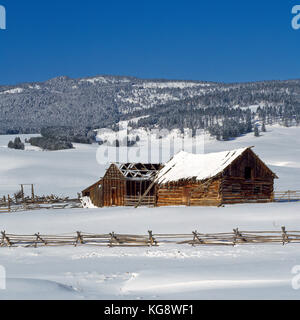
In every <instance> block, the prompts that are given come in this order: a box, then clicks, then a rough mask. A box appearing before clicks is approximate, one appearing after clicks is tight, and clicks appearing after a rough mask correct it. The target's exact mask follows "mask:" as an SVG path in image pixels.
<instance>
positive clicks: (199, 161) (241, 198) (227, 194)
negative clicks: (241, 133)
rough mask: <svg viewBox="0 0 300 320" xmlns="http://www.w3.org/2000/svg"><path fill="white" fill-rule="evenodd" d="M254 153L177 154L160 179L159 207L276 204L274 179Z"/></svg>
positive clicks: (242, 151)
mask: <svg viewBox="0 0 300 320" xmlns="http://www.w3.org/2000/svg"><path fill="white" fill-rule="evenodd" d="M275 178H277V176H276V174H274V173H273V172H272V171H271V170H270V169H269V168H268V167H267V166H266V164H265V163H264V162H263V161H262V160H261V159H260V158H259V157H258V156H257V155H256V154H255V153H254V152H253V151H252V148H243V149H238V150H232V151H225V152H218V153H208V154H191V153H187V152H183V151H182V152H180V153H179V154H177V155H175V156H174V157H173V158H172V159H171V160H170V161H169V162H168V163H167V164H166V165H165V166H164V168H163V169H162V170H160V172H159V174H158V178H157V184H156V185H157V190H156V193H157V203H156V204H157V206H171V205H175V206H177V205H186V206H219V205H222V204H235V203H247V202H271V201H273V190H274V179H275Z"/></svg>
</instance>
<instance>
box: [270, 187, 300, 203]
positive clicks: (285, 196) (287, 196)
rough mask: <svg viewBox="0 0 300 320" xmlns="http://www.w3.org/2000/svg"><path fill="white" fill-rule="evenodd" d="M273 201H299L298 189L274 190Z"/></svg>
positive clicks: (299, 192) (299, 193)
mask: <svg viewBox="0 0 300 320" xmlns="http://www.w3.org/2000/svg"><path fill="white" fill-rule="evenodd" d="M274 201H275V202H297V201H300V191H299V190H296V191H292V190H288V191H276V192H274Z"/></svg>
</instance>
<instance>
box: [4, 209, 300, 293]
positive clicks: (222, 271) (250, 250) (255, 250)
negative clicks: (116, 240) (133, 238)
mask: <svg viewBox="0 0 300 320" xmlns="http://www.w3.org/2000/svg"><path fill="white" fill-rule="evenodd" d="M298 212H299V204H295V203H294V204H268V205H252V206H250V205H237V206H228V207H226V208H158V209H146V208H140V209H137V210H135V209H131V208H111V209H89V210H88V209H86V210H83V209H78V210H70V211H67V210H66V211H63V212H62V211H56V212H55V211H51V212H49V211H37V212H28V213H25V214H24V213H18V214H14V215H9V214H5V215H2V216H1V229H5V230H7V231H9V232H16V233H31V234H32V233H35V232H37V231H39V232H41V233H65V232H70V231H76V230H82V231H88V232H100V233H102V232H103V233H108V232H111V231H115V232H120V233H126V232H127V233H139V234H146V233H147V230H149V229H151V230H153V231H154V232H156V233H164V232H170V233H172V232H174V233H177V232H179V233H182V232H183V233H190V232H191V231H193V230H196V229H197V230H198V231H199V232H222V231H231V230H232V228H233V227H237V226H238V227H239V228H240V230H257V229H264V230H279V229H280V227H281V226H282V225H285V226H286V227H287V229H289V230H291V229H300V215H299V213H298ZM0 261H1V264H2V265H3V266H4V267H5V268H6V272H7V277H8V280H7V290H0V299H6V298H22V299H24V298H25V299H33V298H38V299H211V298H213V299H214V298H215V299H247V298H248V299H267V298H274V299H279V298H280V299H299V298H300V291H297V290H294V289H293V288H292V278H293V277H294V275H293V274H292V273H291V270H292V268H293V267H294V266H295V265H299V264H300V255H299V245H297V244H292V245H286V246H282V245H279V244H278V245H275V244H271V245H256V246H253V245H245V246H237V247H190V246H188V245H186V246H183V245H180V246H178V245H177V246H176V245H164V246H161V247H158V248H156V247H155V248H98V247H85V246H82V247H77V248H73V247H63V248H38V249H34V248H2V249H1V251H0Z"/></svg>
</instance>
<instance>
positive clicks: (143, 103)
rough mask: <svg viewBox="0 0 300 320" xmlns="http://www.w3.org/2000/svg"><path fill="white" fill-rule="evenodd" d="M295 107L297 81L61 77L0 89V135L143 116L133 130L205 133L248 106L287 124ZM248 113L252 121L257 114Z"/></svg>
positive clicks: (110, 123) (299, 83)
mask: <svg viewBox="0 0 300 320" xmlns="http://www.w3.org/2000/svg"><path fill="white" fill-rule="evenodd" d="M299 102H300V80H287V81H262V82H252V83H233V84H224V83H216V82H205V81H185V80H184V81H183V80H160V79H139V78H135V77H126V76H125V77H123V76H96V77H89V78H80V79H72V78H69V77H65V76H63V77H57V78H54V79H50V80H48V81H45V82H39V83H23V84H19V85H15V86H0V133H1V134H3V133H10V132H13V131H15V132H20V133H36V132H40V130H41V128H43V127H47V126H68V127H76V128H86V127H89V128H100V127H108V126H113V125H114V124H116V123H118V122H119V121H120V120H124V119H130V118H134V117H140V116H145V115H148V116H149V117H147V118H144V119H142V120H141V122H139V123H138V124H137V125H143V126H146V127H150V126H155V125H158V126H165V127H166V128H168V127H169V128H173V127H176V126H179V127H181V126H185V125H187V126H192V127H193V128H196V127H204V128H207V127H208V126H212V125H214V124H217V123H219V121H220V120H222V118H224V117H225V116H227V117H229V118H232V117H233V118H236V116H237V113H240V111H239V110H241V112H245V110H244V108H247V107H250V106H252V107H253V106H257V107H259V111H260V109H261V108H263V107H267V108H275V109H276V110H277V111H278V112H279V111H280V108H282V110H284V113H285V115H287V110H290V113H289V119H290V120H291V121H294V120H295V121H297V117H298V108H299ZM224 110H227V111H224ZM237 110H238V111H237ZM220 111H222V112H221V113H220ZM253 111H254V112H253ZM224 112H225V114H224ZM231 112H233V113H232V117H231V116H230V113H231ZM252 112H253V115H252V117H253V119H254V117H255V115H256V116H258V114H257V109H255V108H254V109H253V110H252ZM282 112H283V111H282ZM226 113H228V114H227V115H226ZM299 113H300V112H299ZM208 114H210V117H209V118H208V117H207V115H208ZM244 116H245V115H244ZM244 116H243V117H244ZM260 116H261V115H260ZM239 117H240V115H239ZM276 117H277V118H278V115H276ZM193 118H194V119H193ZM192 120H193V121H194V124H193V121H192ZM207 121H209V122H210V123H206V122H207Z"/></svg>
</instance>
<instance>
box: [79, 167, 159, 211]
mask: <svg viewBox="0 0 300 320" xmlns="http://www.w3.org/2000/svg"><path fill="white" fill-rule="evenodd" d="M161 168H162V166H161V164H144V163H126V164H116V163H113V164H111V165H110V167H109V168H108V169H107V171H106V173H105V175H104V177H103V178H101V179H100V180H99V181H97V182H96V183H95V184H93V185H92V186H90V187H88V188H86V189H85V190H83V191H82V195H83V196H84V197H90V198H91V201H92V203H93V204H94V205H95V206H96V207H111V206H135V205H136V204H137V203H138V201H139V200H140V198H141V196H142V195H143V194H145V191H146V190H147V189H149V187H150V186H151V184H152V181H153V179H154V178H155V176H156V175H157V173H158V171H159V170H160V169H161ZM155 201H156V197H155V186H154V185H153V187H151V188H150V189H149V192H147V195H146V196H145V197H144V198H143V201H142V202H141V205H147V206H154V205H155Z"/></svg>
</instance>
